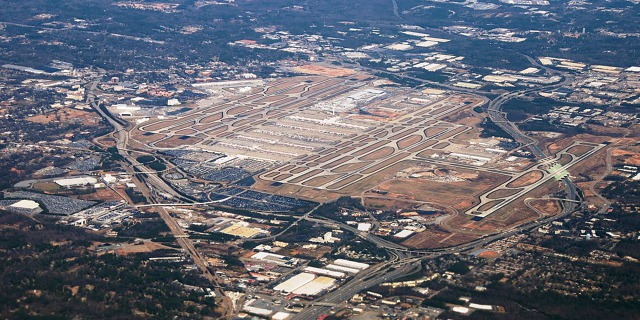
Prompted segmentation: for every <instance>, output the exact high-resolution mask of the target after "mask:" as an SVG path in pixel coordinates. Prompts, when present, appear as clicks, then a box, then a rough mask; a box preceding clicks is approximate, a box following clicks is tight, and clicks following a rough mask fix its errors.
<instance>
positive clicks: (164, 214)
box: [86, 82, 234, 319]
mask: <svg viewBox="0 0 640 320" xmlns="http://www.w3.org/2000/svg"><path fill="white" fill-rule="evenodd" d="M96 86H97V82H91V83H90V84H89V85H88V86H87V88H86V89H87V90H86V94H87V102H89V103H90V105H91V106H92V107H93V108H94V109H95V110H96V112H98V113H99V114H100V115H101V116H102V117H103V118H104V119H105V120H106V121H108V122H109V123H110V124H111V125H112V126H113V127H114V132H113V133H112V134H113V135H114V136H116V137H115V138H116V139H117V145H116V147H117V149H118V153H119V154H120V155H121V156H122V157H123V158H124V159H126V160H127V161H128V162H129V163H130V164H131V166H127V165H124V166H123V167H124V168H125V170H126V171H127V173H129V174H130V175H131V177H132V181H133V182H134V183H135V184H136V187H138V190H140V192H142V194H143V195H144V196H145V197H146V198H147V199H148V201H149V202H150V203H151V204H158V196H157V192H154V190H153V189H152V186H154V187H156V188H158V189H161V190H163V191H164V192H168V193H170V194H172V193H173V194H175V191H174V190H173V189H172V188H171V187H169V186H168V185H166V183H165V182H164V181H162V179H160V178H159V177H158V176H157V175H155V174H145V179H148V180H147V181H142V180H141V179H140V176H139V172H136V170H135V168H143V169H146V168H145V167H144V166H143V165H142V164H140V163H138V161H137V160H136V159H135V158H134V157H132V156H131V154H130V153H129V152H127V151H126V150H127V148H126V147H127V141H128V136H127V134H126V131H125V127H124V126H123V125H121V124H120V123H119V122H118V121H116V120H115V119H113V118H112V117H111V116H110V115H108V114H106V113H105V112H104V111H103V110H102V109H100V107H99V105H98V103H97V102H96V99H95V98H96V97H95V93H94V92H95V90H96ZM142 171H146V170H142ZM156 212H158V214H159V215H160V217H161V218H162V220H163V221H164V222H165V223H166V225H167V227H168V228H169V230H170V231H171V234H173V236H174V237H175V239H176V242H177V243H178V244H179V245H180V247H182V249H183V250H184V252H185V253H187V254H188V255H189V257H190V258H191V260H193V262H194V263H195V265H196V266H197V267H198V269H199V270H200V272H201V273H202V275H203V276H204V277H205V278H206V279H207V280H209V282H210V283H211V285H212V287H213V290H214V292H215V294H216V297H217V298H219V299H220V300H221V301H222V306H223V307H222V310H224V314H223V315H222V318H224V319H231V318H232V317H233V314H234V310H233V307H232V305H231V301H230V299H229V298H228V297H227V296H226V295H225V294H224V291H222V289H221V285H220V284H221V283H222V282H221V280H220V279H219V278H218V277H216V276H215V275H213V274H212V273H211V271H210V270H209V268H208V262H207V261H206V260H205V259H204V257H203V256H202V255H201V254H200V253H199V252H198V251H197V250H196V248H195V246H194V245H193V243H192V242H191V240H190V239H189V238H188V235H187V234H185V233H184V231H183V230H182V228H181V227H180V226H179V225H178V223H177V222H176V220H175V219H174V218H173V217H172V216H171V215H170V214H169V212H168V211H167V209H166V208H164V206H158V207H156Z"/></svg>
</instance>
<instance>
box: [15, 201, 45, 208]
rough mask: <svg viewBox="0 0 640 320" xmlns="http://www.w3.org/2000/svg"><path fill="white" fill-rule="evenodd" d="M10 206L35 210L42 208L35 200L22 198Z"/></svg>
mask: <svg viewBox="0 0 640 320" xmlns="http://www.w3.org/2000/svg"><path fill="white" fill-rule="evenodd" d="M10 207H12V208H19V209H28V210H35V209H38V208H40V205H39V204H38V203H37V202H35V201H33V200H20V201H18V202H16V203H14V204H12V205H10Z"/></svg>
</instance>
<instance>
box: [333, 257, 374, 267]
mask: <svg viewBox="0 0 640 320" xmlns="http://www.w3.org/2000/svg"><path fill="white" fill-rule="evenodd" d="M333 264H335V265H338V266H343V267H348V268H354V269H359V270H364V269H366V268H369V265H368V264H366V263H362V262H355V261H351V260H345V259H337V260H336V261H334V262H333Z"/></svg>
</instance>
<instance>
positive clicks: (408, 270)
mask: <svg viewBox="0 0 640 320" xmlns="http://www.w3.org/2000/svg"><path fill="white" fill-rule="evenodd" d="M527 58H528V59H529V61H531V62H532V63H533V64H535V65H538V66H539V64H538V63H537V61H535V60H533V59H532V58H530V57H527ZM543 68H544V69H545V70H546V71H547V72H549V73H554V72H556V71H555V70H551V69H548V68H546V67H543ZM563 76H564V80H563V81H562V82H560V83H557V84H552V85H547V86H542V87H538V88H535V89H526V90H521V91H516V92H510V93H505V94H503V95H500V96H498V97H497V98H495V99H493V100H492V101H490V102H489V107H488V111H487V112H488V114H489V117H490V118H491V120H492V121H493V122H495V123H496V124H497V125H498V126H500V128H502V129H503V130H505V131H506V132H507V133H509V134H510V135H511V136H512V137H513V138H514V139H515V140H516V141H517V142H518V143H520V144H521V145H522V146H523V147H526V148H528V149H529V150H531V152H532V153H533V154H534V155H535V156H536V157H537V158H538V159H544V158H546V157H547V155H546V154H545V152H544V151H543V150H542V149H541V148H540V147H539V146H538V145H537V141H536V140H535V139H533V138H531V137H529V136H527V135H526V134H524V133H522V132H521V131H520V130H519V129H518V127H517V126H516V125H515V124H514V123H512V122H510V121H509V120H508V119H506V117H504V115H503V114H502V112H501V108H502V106H503V105H504V104H505V103H506V102H507V101H509V100H511V99H515V98H517V97H521V96H524V95H527V94H531V93H535V92H538V91H542V90H548V89H552V88H557V87H561V86H563V85H566V84H568V83H570V82H572V81H573V78H572V77H570V76H568V75H566V74H565V75H563ZM562 182H563V185H564V189H565V192H566V193H567V199H568V200H572V201H565V202H563V203H562V204H563V210H562V212H561V213H560V214H559V215H556V216H552V217H547V218H541V219H537V220H535V221H531V222H528V223H525V224H523V225H520V226H518V227H515V228H511V229H508V230H503V231H501V232H498V233H495V234H491V235H486V236H483V237H482V238H479V239H476V240H473V241H470V242H467V243H464V244H460V245H457V246H452V247H448V248H440V249H434V250H410V249H406V248H404V249H399V248H398V246H399V245H398V244H395V243H394V244H393V245H390V244H388V243H387V242H388V241H385V240H384V239H380V238H378V237H375V236H373V235H369V234H368V233H367V235H365V234H364V233H362V232H359V231H358V230H357V229H356V230H355V231H354V230H352V229H355V228H353V227H350V226H346V225H345V226H346V227H345V229H347V230H350V231H352V232H354V233H355V234H356V235H358V236H360V237H363V238H365V239H367V240H369V241H371V242H373V243H375V244H376V245H377V246H379V247H381V248H385V249H387V251H388V252H389V253H390V254H391V255H392V256H393V257H395V259H392V260H391V261H388V262H385V263H382V264H380V265H377V266H375V267H372V268H371V269H368V270H366V272H362V273H360V274H358V275H357V276H356V277H354V278H353V279H352V280H351V281H349V282H348V283H346V284H344V285H343V286H341V287H339V288H338V289H336V290H334V291H332V292H330V293H328V294H326V295H324V296H322V297H321V298H319V299H317V300H316V301H319V302H328V303H334V302H335V303H339V302H343V301H347V300H348V299H350V298H351V297H352V296H353V295H354V294H355V293H358V292H360V291H361V290H364V289H366V288H370V287H372V286H374V285H377V284H379V283H382V282H387V281H392V280H394V279H397V278H401V277H403V276H406V275H409V274H412V273H414V272H417V271H418V270H419V266H420V264H419V262H420V261H421V260H422V259H427V258H434V257H436V256H439V255H443V254H455V253H463V252H469V251H472V250H474V249H476V248H480V247H483V246H486V245H487V244H489V243H491V242H494V241H497V240H500V239H503V238H507V237H509V236H512V235H514V234H518V233H521V232H525V231H528V230H532V229H534V228H537V227H538V226H540V225H543V224H546V223H549V222H551V221H554V220H556V219H561V218H564V217H566V216H567V215H569V214H570V213H571V212H573V211H575V210H576V208H577V203H576V202H578V203H580V201H579V199H578V194H577V190H576V187H575V185H574V184H573V182H572V181H571V180H570V178H569V177H566V178H564V179H563V180H562ZM307 220H310V221H316V222H319V223H326V224H330V225H337V226H339V227H343V224H341V223H337V222H335V221H330V220H329V221H327V220H324V219H315V218H308V219H307ZM347 227H348V228H347ZM407 256H409V257H408V258H407ZM389 270H391V271H389ZM330 309H331V308H330V307H328V306H312V307H308V308H306V309H304V310H303V311H302V312H301V313H299V314H298V315H296V316H295V317H294V318H293V319H296V320H298V319H300V320H311V319H317V317H318V316H320V315H322V314H326V313H328V312H329V311H330Z"/></svg>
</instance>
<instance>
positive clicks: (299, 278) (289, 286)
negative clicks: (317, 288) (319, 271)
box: [273, 272, 316, 293]
mask: <svg viewBox="0 0 640 320" xmlns="http://www.w3.org/2000/svg"><path fill="white" fill-rule="evenodd" d="M315 278H316V276H315V275H314V274H312V273H306V272H303V273H299V274H297V275H295V276H293V277H291V278H289V280H287V281H285V282H282V283H280V284H279V285H277V286H275V287H273V290H275V291H281V292H283V293H291V292H293V291H295V290H296V289H298V288H300V287H302V286H304V285H305V284H307V283H309V282H311V281H313V280H314V279H315Z"/></svg>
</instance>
